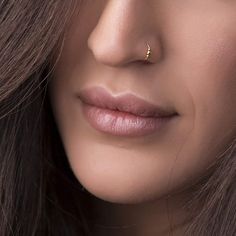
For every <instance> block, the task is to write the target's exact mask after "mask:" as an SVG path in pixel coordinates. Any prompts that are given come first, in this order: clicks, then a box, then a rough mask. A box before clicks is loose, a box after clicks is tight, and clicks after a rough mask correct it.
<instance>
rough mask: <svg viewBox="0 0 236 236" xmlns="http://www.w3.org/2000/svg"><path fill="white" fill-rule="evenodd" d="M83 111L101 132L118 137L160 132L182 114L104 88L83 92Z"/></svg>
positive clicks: (133, 96)
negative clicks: (114, 94)
mask: <svg viewBox="0 0 236 236" xmlns="http://www.w3.org/2000/svg"><path fill="white" fill-rule="evenodd" d="M78 98H79V99H80V100H81V101H82V111H83V114H84V117H85V118H86V120H87V121H88V122H89V124H90V125H91V126H92V127H93V128H94V129H96V130H97V131H100V132H104V133H108V134H112V135H118V136H129V137H134V136H143V135H148V134H152V133H155V132H158V131H159V130H160V129H161V128H162V127H163V126H165V125H166V124H167V123H168V122H169V121H170V120H172V119H173V118H174V117H176V116H178V113H176V112H175V111H173V110H170V109H166V108H163V107H161V106H157V105H155V104H152V103H150V102H148V101H146V100H144V99H142V98H140V97H137V96H136V95H134V94H132V93H125V94H121V95H116V96H112V95H111V93H109V92H108V91H107V89H105V88H103V87H90V88H86V89H83V90H81V91H80V93H79V94H78Z"/></svg>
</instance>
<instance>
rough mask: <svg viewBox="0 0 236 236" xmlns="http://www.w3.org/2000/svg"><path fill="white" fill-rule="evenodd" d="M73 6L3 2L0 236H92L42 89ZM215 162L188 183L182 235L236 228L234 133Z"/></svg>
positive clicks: (49, 0)
mask: <svg viewBox="0 0 236 236" xmlns="http://www.w3.org/2000/svg"><path fill="white" fill-rule="evenodd" d="M76 4H78V1H77V3H76ZM74 6H75V5H74V2H73V1H72V0H71V1H69V0H67V1H64V0H57V1H55V0H41V1H37V0H21V1H14V0H8V1H1V3H0V12H1V14H0V29H1V37H0V45H1V46H0V50H1V53H0V62H1V63H0V162H1V165H0V199H1V203H0V204H1V210H0V235H2V236H8V235H9V236H10V235H24V236H33V235H42V236H43V235H55V236H66V235H68V236H75V235H76V236H78V235H86V236H87V235H90V224H89V220H88V213H87V211H88V210H89V209H87V207H86V196H85V194H84V193H83V192H82V191H80V183H79V182H78V181H77V179H76V178H75V176H74V175H73V174H72V171H71V169H70V166H69V164H68V162H67V158H66V155H65V152H64V149H63V145H62V142H61V139H60V136H59V134H58V131H57V127H56V125H55V121H54V118H53V115H52V112H51V104H50V102H49V99H48V93H47V81H48V80H47V78H49V77H50V73H51V72H52V66H51V65H50V61H51V58H52V57H53V52H54V51H58V50H60V46H61V43H62V39H63V37H64V33H65V31H64V29H66V28H67V27H68V25H67V22H69V19H70V16H71V15H72V12H73V10H74V9H75V7H74ZM212 169H213V170H214V171H208V172H207V173H208V176H205V177H204V178H203V179H202V180H201V181H199V183H198V184H196V185H195V186H194V188H193V190H192V191H193V192H194V191H195V192H196V194H195V197H196V199H193V201H191V202H189V206H188V207H191V208H192V209H193V210H192V212H194V221H193V223H192V225H191V227H189V229H188V230H189V231H188V233H187V235H196V236H201V235H204V236H205V235H215V236H222V235H227V236H233V235H236V224H235V222H236V205H235V204H236V182H235V180H236V178H235V177H236V176H235V170H236V146H235V140H234V142H232V143H230V145H229V147H227V150H226V151H225V153H224V154H223V155H221V158H218V159H217V162H216V163H215V165H214V166H213V167H212ZM199 203H201V205H202V207H201V208H199ZM197 206H198V207H197ZM86 210H87V211H86Z"/></svg>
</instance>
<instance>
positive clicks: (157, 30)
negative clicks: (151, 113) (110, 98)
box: [49, 0, 236, 236]
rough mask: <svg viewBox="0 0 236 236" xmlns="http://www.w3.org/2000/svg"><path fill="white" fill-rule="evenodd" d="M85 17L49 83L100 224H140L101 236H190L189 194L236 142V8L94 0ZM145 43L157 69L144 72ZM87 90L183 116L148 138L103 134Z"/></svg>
mask: <svg viewBox="0 0 236 236" xmlns="http://www.w3.org/2000/svg"><path fill="white" fill-rule="evenodd" d="M78 8H80V12H79V14H75V15H74V17H73V19H72V21H71V24H70V28H69V29H68V34H67V37H66V39H65V42H64V47H63V50H62V51H61V55H60V59H59V61H58V63H57V65H56V68H55V72H54V75H53V78H52V80H51V81H50V84H49V91H50V99H51V102H52V107H53V112H54V115H55V119H56V122H57V125H58V129H59V132H60V135H61V137H62V141H63V145H64V148H65V151H66V154H67V157H68V161H69V163H70V165H71V168H72V171H73V173H74V174H75V176H76V178H77V179H78V181H79V182H80V183H81V184H82V185H83V186H84V188H85V189H86V190H87V191H88V192H89V193H91V195H92V196H91V197H90V201H91V203H92V204H93V206H94V210H95V211H96V214H97V215H98V219H97V221H96V222H99V223H100V224H104V225H110V226H111V225H123V224H124V225H129V224H137V226H134V227H130V228H129V229H123V230H122V229H119V230H117V231H115V230H112V229H99V228H97V229H94V230H95V231H94V232H95V235H103V236H107V235H120V236H123V235H135V236H151V235H161V236H165V235H170V233H172V235H174V236H177V235H183V232H184V228H185V227H186V226H187V225H188V222H189V221H190V219H188V218H187V212H185V211H183V209H182V208H181V206H182V204H184V202H185V199H186V198H187V196H188V193H187V192H185V191H183V189H184V188H186V187H187V186H190V185H191V184H192V183H194V182H195V181H196V180H198V179H199V178H200V177H201V176H202V175H204V174H205V173H206V171H207V168H208V167H209V166H210V165H211V164H212V163H214V161H215V160H216V158H217V155H218V154H219V153H220V152H222V151H223V150H224V149H225V147H226V145H227V144H228V143H229V141H230V140H231V139H232V138H233V136H234V135H235V133H236V127H235V121H236V109H235V104H236V96H235V95H236V27H235V26H236V2H235V1H234V0H228V1H223V0H191V1H188V0H180V1H173V0H158V1H157V0H145V1H144V0H94V1H92V0H89V1H83V2H82V3H81V5H79V4H78ZM146 42H148V43H149V45H150V47H151V49H152V56H151V59H150V60H151V64H145V63H143V60H144V58H145V55H146V52H147V45H146ZM90 86H102V87H105V88H106V89H107V90H109V91H110V92H111V93H112V94H113V95H118V94H122V93H125V92H131V93H134V94H136V95H137V96H139V97H142V98H144V99H146V100H148V101H150V102H152V103H155V104H161V105H163V106H166V107H172V108H173V109H174V110H175V111H177V112H178V113H179V117H178V119H176V120H175V121H174V122H172V123H169V124H168V125H167V126H165V128H164V129H163V130H161V131H160V132H156V133H155V134H153V135H147V136H143V137H132V138H129V137H121V136H115V135H108V134H105V133H102V132H99V131H97V130H95V129H93V128H92V127H91V126H90V125H89V123H88V121H87V120H86V119H85V117H84V116H83V114H82V111H81V101H80V100H79V99H78V98H77V94H78V92H79V91H81V89H84V88H87V87H90ZM167 197H168V198H169V209H168V207H167V204H166V199H167ZM108 212H109V214H108ZM168 213H169V214H170V216H169V217H168Z"/></svg>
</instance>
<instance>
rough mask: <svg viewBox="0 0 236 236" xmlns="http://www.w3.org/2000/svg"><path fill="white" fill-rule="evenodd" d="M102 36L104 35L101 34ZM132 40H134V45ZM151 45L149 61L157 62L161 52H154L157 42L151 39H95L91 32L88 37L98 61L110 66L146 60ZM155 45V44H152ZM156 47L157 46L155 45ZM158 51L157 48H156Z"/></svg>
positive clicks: (89, 46)
mask: <svg viewBox="0 0 236 236" xmlns="http://www.w3.org/2000/svg"><path fill="white" fill-rule="evenodd" d="M100 37H103V36H102V35H100ZM130 42H133V43H132V45H131V44H130ZM147 43H148V44H149V45H150V47H151V53H150V58H149V59H148V62H149V63H155V62H157V60H158V59H159V57H160V54H158V55H157V54H156V53H155V54H154V50H153V48H154V45H157V42H156V41H154V40H152V39H150V40H146V41H145V40H133V41H131V40H130V41H129V42H127V41H126V42H125V40H123V41H122V40H119V42H117V41H116V40H106V39H104V38H100V40H99V39H98V37H97V36H96V40H94V34H91V35H90V37H89V39H88V48H89V49H90V50H91V52H92V54H93V56H94V58H95V60H96V61H98V62H100V63H102V64H105V65H108V66H123V65H125V64H128V63H131V62H135V61H139V62H140V61H143V62H147V61H146V57H147V53H148V46H147ZM152 45H153V46H152ZM155 47H156V46H155ZM155 51H156V50H155Z"/></svg>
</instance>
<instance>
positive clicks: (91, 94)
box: [78, 87, 177, 117]
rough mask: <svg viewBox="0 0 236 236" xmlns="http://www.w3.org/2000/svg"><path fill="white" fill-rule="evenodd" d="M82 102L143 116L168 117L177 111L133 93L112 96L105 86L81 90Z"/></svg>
mask: <svg viewBox="0 0 236 236" xmlns="http://www.w3.org/2000/svg"><path fill="white" fill-rule="evenodd" d="M78 97H79V98H80V99H81V100H82V102H84V103H86V104H89V105H93V106H96V107H101V108H106V109H111V110H119V111H123V112H128V113H131V114H134V115H136V116H143V117H168V116H173V115H176V114H177V113H176V112H175V111H173V110H170V109H164V108H162V107H160V106H157V105H155V104H152V103H150V102H148V101H146V100H144V99H142V98H139V97H137V96H136V95H134V94H132V93H125V94H122V95H116V96H112V95H111V94H110V93H109V92H108V91H107V90H106V89H105V88H103V87H90V88H86V89H83V90H81V91H80V93H79V94H78Z"/></svg>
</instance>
